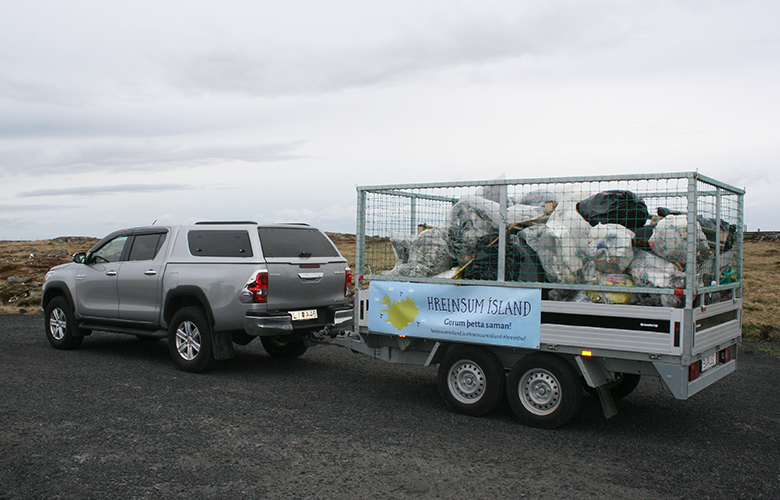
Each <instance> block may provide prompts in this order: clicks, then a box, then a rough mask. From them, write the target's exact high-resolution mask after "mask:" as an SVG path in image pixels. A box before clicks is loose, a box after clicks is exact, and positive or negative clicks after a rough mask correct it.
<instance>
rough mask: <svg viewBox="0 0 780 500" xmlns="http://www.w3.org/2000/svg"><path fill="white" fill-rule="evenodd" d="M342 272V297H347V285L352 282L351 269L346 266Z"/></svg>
mask: <svg viewBox="0 0 780 500" xmlns="http://www.w3.org/2000/svg"><path fill="white" fill-rule="evenodd" d="M344 274H345V275H346V277H345V278H344V297H348V296H349V286H350V285H351V284H352V269H350V268H346V269H345V273H344Z"/></svg>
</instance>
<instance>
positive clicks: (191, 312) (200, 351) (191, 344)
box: [168, 306, 215, 373]
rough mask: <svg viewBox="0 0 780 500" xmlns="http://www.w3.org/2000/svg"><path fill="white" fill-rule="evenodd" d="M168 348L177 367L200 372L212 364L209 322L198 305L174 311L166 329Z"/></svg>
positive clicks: (186, 370)
mask: <svg viewBox="0 0 780 500" xmlns="http://www.w3.org/2000/svg"><path fill="white" fill-rule="evenodd" d="M168 350H169V351H170V353H171V358H173V362H174V364H175V365H176V367H177V368H179V369H180V370H182V371H185V372H192V373H200V372H204V371H206V370H208V369H209V368H211V367H212V366H213V365H214V362H215V360H214V353H213V351H212V348H211V324H210V323H209V319H208V316H206V313H205V311H203V309H201V308H200V307H194V306H190V307H183V308H182V309H179V310H178V311H176V314H174V315H173V319H171V323H170V328H169V329H168Z"/></svg>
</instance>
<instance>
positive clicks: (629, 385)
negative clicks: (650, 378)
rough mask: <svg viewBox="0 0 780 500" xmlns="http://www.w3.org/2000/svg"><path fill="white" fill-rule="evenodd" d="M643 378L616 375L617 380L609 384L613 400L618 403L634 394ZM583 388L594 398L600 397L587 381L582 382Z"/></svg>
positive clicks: (633, 375) (625, 374)
mask: <svg viewBox="0 0 780 500" xmlns="http://www.w3.org/2000/svg"><path fill="white" fill-rule="evenodd" d="M641 378H642V376H641V375H636V374H634V373H616V374H615V380H613V381H612V382H609V383H608V384H607V389H609V392H610V393H611V394H612V399H613V400H615V401H618V400H620V399H623V398H624V397H626V396H628V395H629V394H631V393H632V392H634V389H636V386H638V385H639V380H640V379H641ZM582 386H583V387H584V388H585V391H586V392H587V393H588V394H590V395H591V396H593V397H594V398H597V397H599V393H598V391H597V390H596V388H595V387H591V386H589V385H588V383H587V382H585V380H583V381H582Z"/></svg>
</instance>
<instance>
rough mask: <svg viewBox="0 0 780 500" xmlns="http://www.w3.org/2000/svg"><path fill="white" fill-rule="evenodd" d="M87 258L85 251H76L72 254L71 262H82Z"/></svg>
mask: <svg viewBox="0 0 780 500" xmlns="http://www.w3.org/2000/svg"><path fill="white" fill-rule="evenodd" d="M86 260H87V252H76V253H74V254H73V262H75V263H76V264H83V263H84V262H85V261H86Z"/></svg>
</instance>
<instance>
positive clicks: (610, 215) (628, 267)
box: [384, 190, 736, 307]
mask: <svg viewBox="0 0 780 500" xmlns="http://www.w3.org/2000/svg"><path fill="white" fill-rule="evenodd" d="M492 198H493V199H492ZM494 198H496V197H495V196H491V193H490V192H483V193H481V195H471V196H464V197H462V198H460V199H459V201H458V202H457V203H455V204H454V205H453V206H452V207H451V209H450V210H449V212H448V214H447V217H446V219H445V222H444V224H443V225H442V226H441V227H436V228H429V229H426V230H424V231H422V232H421V233H419V234H417V235H402V234H399V233H390V243H391V246H392V248H393V252H394V255H395V258H396V261H397V262H396V264H395V266H394V267H393V269H391V270H389V271H385V273H384V274H386V275H389V276H408V277H432V276H436V277H447V278H452V277H454V278H463V279H470V280H496V279H497V269H498V230H499V228H500V227H502V226H503V227H504V228H506V229H507V230H508V232H507V237H506V252H505V270H504V271H505V280H506V281H523V282H536V283H545V282H547V283H571V284H592V285H601V286H616V287H632V286H636V287H643V288H684V287H685V281H686V273H685V267H686V265H687V264H688V257H687V256H688V217H687V215H686V214H681V213H675V212H673V211H670V210H667V209H665V208H659V209H658V216H657V217H651V216H650V214H649V213H648V209H647V206H646V204H645V203H644V201H643V200H642V199H640V198H639V197H638V196H637V195H636V194H635V193H633V192H631V191H625V190H611V191H603V192H599V193H597V194H594V195H589V193H585V194H581V193H578V194H574V195H568V196H566V195H562V194H560V193H556V192H552V191H550V192H548V191H536V192H532V193H529V194H527V195H525V196H523V198H522V199H519V200H512V199H510V200H509V204H510V205H509V207H508V208H507V210H506V217H505V218H504V219H502V217H501V215H500V211H499V204H498V201H496V199H494ZM694 228H695V231H694V232H695V240H696V241H695V242H694V248H695V250H696V265H697V270H698V273H697V277H696V279H697V281H698V283H697V285H698V286H703V285H713V284H717V283H719V282H723V280H724V279H730V276H731V274H733V273H730V272H729V271H730V269H731V267H730V266H731V260H732V257H733V249H732V246H733V244H734V240H735V233H736V228H735V227H734V226H733V225H729V224H727V223H726V222H725V221H720V223H716V222H715V221H714V220H711V219H705V218H702V217H699V218H698V219H697V221H696V223H695V224H694ZM718 230H720V234H721V239H722V241H720V244H721V260H720V262H721V264H720V265H716V264H715V252H714V247H715V244H716V241H717V240H716V233H717V231H718ZM724 276H727V277H729V278H724ZM548 296H549V298H550V299H553V300H566V301H582V302H597V303H609V304H634V303H640V304H643V305H649V306H665V307H683V306H684V297H683V296H681V295H668V294H652V293H631V292H626V291H623V290H620V289H616V290H615V291H614V292H612V291H609V292H603V291H582V290H580V291H574V290H572V291H569V290H562V289H558V288H556V289H552V290H549V293H548V292H547V291H546V292H545V298H547V297H548Z"/></svg>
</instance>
